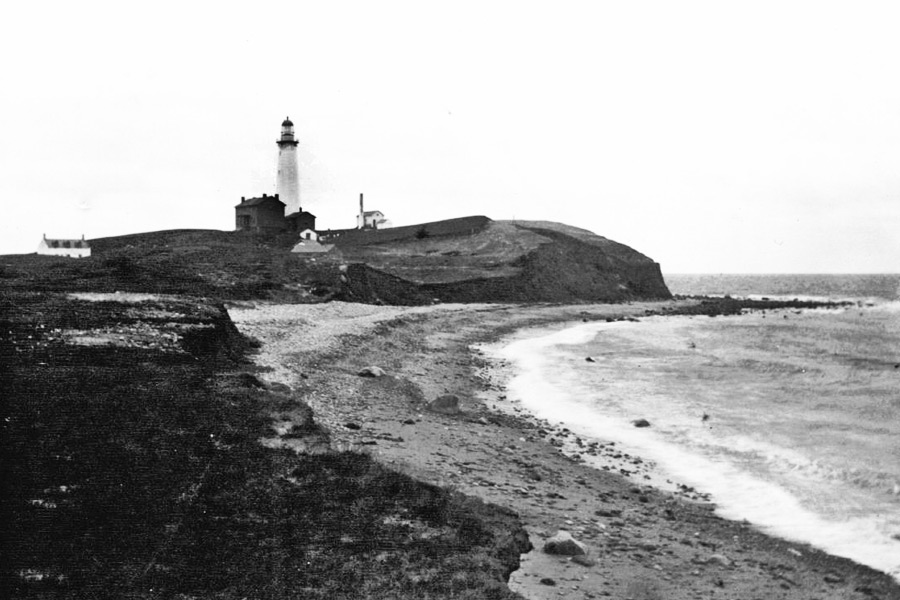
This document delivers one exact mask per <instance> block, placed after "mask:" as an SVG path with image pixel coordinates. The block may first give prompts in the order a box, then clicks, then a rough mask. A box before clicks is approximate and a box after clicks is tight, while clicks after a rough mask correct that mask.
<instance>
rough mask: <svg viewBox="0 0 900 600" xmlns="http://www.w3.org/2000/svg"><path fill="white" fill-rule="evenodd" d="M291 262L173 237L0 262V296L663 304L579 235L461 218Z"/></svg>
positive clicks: (652, 267) (268, 240)
mask: <svg viewBox="0 0 900 600" xmlns="http://www.w3.org/2000/svg"><path fill="white" fill-rule="evenodd" d="M330 236H331V238H332V239H331V240H330V241H331V242H333V243H334V245H335V246H334V248H333V249H332V250H331V251H330V252H327V253H316V254H303V255H298V254H292V253H291V252H290V249H291V248H292V246H293V245H294V244H295V243H296V242H297V238H296V236H294V235H291V234H282V235H276V236H266V235H254V234H249V233H245V232H224V231H207V230H175V231H161V232H153V233H144V234H135V235H128V236H119V237H113V238H102V239H97V240H91V247H92V251H93V255H92V256H91V257H90V258H87V259H78V260H75V259H66V258H55V257H47V256H37V255H20V256H3V257H0V290H4V289H6V290H32V291H33V290H40V291H103V292H113V291H125V292H152V293H170V294H192V295H196V296H206V297H214V298H219V299H224V300H247V299H270V300H278V301H288V302H321V301H324V300H328V299H334V298H338V299H345V300H354V301H358V302H378V303H387V304H424V303H429V302H432V301H434V300H435V299H437V300H440V301H458V302H546V301H553V302H590V301H593V302H597V301H614V302H617V301H623V300H632V299H650V298H653V299H657V298H669V297H670V294H669V290H668V289H667V288H666V285H665V283H664V281H663V279H662V275H661V273H660V269H659V265H658V264H657V263H655V262H654V261H653V260H651V259H650V258H648V257H646V256H644V255H643V254H640V253H639V252H637V251H635V250H633V249H631V248H629V247H627V246H624V245H622V244H619V243H617V242H613V241H611V240H607V239H606V238H603V237H600V236H597V235H595V234H593V233H591V232H589V231H586V230H583V229H578V228H575V227H571V226H567V225H562V224H559V223H549V222H513V221H491V220H490V219H488V218H487V217H464V218H460V219H450V220H446V221H438V222H434V223H423V224H420V225H415V226H409V227H397V228H391V229H384V230H379V231H355V230H349V231H342V232H332V233H331V234H330Z"/></svg>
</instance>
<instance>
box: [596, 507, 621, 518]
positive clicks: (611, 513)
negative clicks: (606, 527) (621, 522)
mask: <svg viewBox="0 0 900 600" xmlns="http://www.w3.org/2000/svg"><path fill="white" fill-rule="evenodd" d="M594 514H595V515H597V516H598V517H621V516H622V511H621V510H619V509H617V508H612V509H608V510H607V509H604V508H599V509H597V510H595V511H594Z"/></svg>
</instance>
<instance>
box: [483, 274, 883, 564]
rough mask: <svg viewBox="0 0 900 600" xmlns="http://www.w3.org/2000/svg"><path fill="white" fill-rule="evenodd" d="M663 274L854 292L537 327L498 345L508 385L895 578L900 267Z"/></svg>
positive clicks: (681, 290)
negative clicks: (820, 303) (825, 305)
mask: <svg viewBox="0 0 900 600" xmlns="http://www.w3.org/2000/svg"><path fill="white" fill-rule="evenodd" d="M666 281H667V283H668V284H669V288H670V290H672V292H673V293H675V294H703V295H726V294H727V295H731V296H735V297H739V296H741V297H757V298H761V297H769V298H799V299H807V298H820V299H838V300H848V301H851V302H852V304H851V305H849V306H847V307H843V308H839V309H814V310H777V311H764V312H752V313H746V314H743V315H739V316H731V317H715V318H712V317H706V316H693V317H687V316H685V317H647V318H643V319H641V320H640V321H639V322H627V321H622V322H615V323H586V324H585V323H582V324H578V325H573V326H572V327H570V328H566V329H563V330H555V331H549V330H546V329H543V330H534V331H532V332H528V334H527V335H522V334H520V335H518V336H516V337H515V338H512V339H511V340H507V341H506V342H504V343H502V344H500V345H497V346H494V347H493V349H490V350H489V351H490V352H492V353H494V354H495V355H496V356H497V357H499V358H501V359H502V360H504V361H506V362H507V363H509V364H510V365H511V367H512V369H513V371H512V373H513V374H512V377H511V379H510V381H509V382H508V385H507V395H508V397H509V398H510V400H512V401H513V402H516V403H519V404H520V405H521V406H522V407H524V408H525V409H526V410H528V411H530V412H531V413H533V414H534V415H535V416H537V417H539V418H542V419H546V420H548V421H550V422H552V423H558V424H562V425H563V426H565V427H568V428H569V429H570V430H571V431H573V432H574V433H576V434H578V435H579V436H581V437H582V438H584V439H586V440H597V441H601V442H603V441H615V442H616V443H617V444H618V446H619V448H621V449H622V450H624V451H627V452H629V453H632V454H636V455H638V456H640V457H642V458H643V459H644V460H646V461H649V462H650V463H652V464H653V465H654V466H653V468H654V470H655V471H658V474H659V476H660V480H670V481H672V482H674V483H676V484H684V485H688V486H692V487H694V488H696V489H697V490H699V491H701V492H704V493H707V494H710V495H711V500H712V501H713V502H715V503H716V505H717V507H718V508H717V510H718V512H719V514H721V515H722V516H723V517H726V518H731V519H746V520H747V521H749V522H750V523H752V524H754V525H755V526H756V527H758V528H760V529H762V530H764V531H766V532H767V533H770V534H773V535H776V536H779V537H783V538H786V539H789V540H795V541H798V542H805V543H809V544H811V545H813V546H816V547H818V548H821V549H823V550H825V551H827V552H829V553H831V554H835V555H838V556H844V557H847V558H850V559H852V560H855V561H857V562H859V563H862V564H866V565H869V566H871V567H873V568H876V569H879V570H881V571H884V572H887V573H890V574H891V575H893V576H894V577H896V578H898V579H900V294H898V291H900V275H797V276H791V275H772V276H765V275H754V276H740V275H714V276H708V275H702V276H701V275H684V276H667V277H666ZM586 357H591V358H592V359H593V362H590V361H587V360H586ZM636 419H646V420H647V421H649V422H650V424H651V425H650V427H646V428H636V427H634V426H633V425H632V421H634V420H636Z"/></svg>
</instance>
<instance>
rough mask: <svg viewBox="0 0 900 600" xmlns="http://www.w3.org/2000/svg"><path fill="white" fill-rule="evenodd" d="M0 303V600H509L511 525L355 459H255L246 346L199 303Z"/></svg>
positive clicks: (258, 423)
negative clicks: (0, 545) (0, 528)
mask: <svg viewBox="0 0 900 600" xmlns="http://www.w3.org/2000/svg"><path fill="white" fill-rule="evenodd" d="M82 298H84V299H79V298H72V297H67V296H64V295H61V294H46V293H24V294H3V295H2V296H0V309H2V310H0V362H2V365H3V371H2V381H0V384H2V389H3V394H2V406H0V410H2V419H0V428H2V429H0V431H2V437H0V452H2V456H3V461H2V463H0V464H2V473H0V475H2V478H0V481H2V494H0V502H2V514H3V529H4V531H3V548H2V551H3V555H2V558H3V560H2V561H0V589H2V590H3V597H5V598H50V597H52V598H73V599H74V598H197V599H201V598H210V599H211V598H216V599H231V598H234V599H237V598H273V599H276V598H278V599H280V598H323V599H324V598H327V599H335V598H361V597H365V598H397V599H404V598H407V599H413V598H415V599H419V598H471V599H475V598H513V597H516V596H514V595H513V594H511V593H510V592H509V590H508V589H507V588H506V586H505V585H504V580H505V578H506V576H507V575H508V574H509V573H510V572H511V571H512V570H513V569H515V568H516V565H517V562H518V557H519V554H520V553H521V552H524V551H526V550H527V549H528V547H529V546H528V541H527V536H526V534H525V532H524V530H523V529H522V528H521V526H520V525H519V523H518V520H517V519H516V517H515V515H513V514H511V513H510V512H509V511H506V510H504V509H500V508H498V507H494V506H490V505H486V504H483V503H481V502H479V501H476V500H472V499H468V498H465V497H463V496H461V495H459V494H456V493H452V492H450V491H447V490H445V489H441V488H438V487H435V486H431V485H427V484H423V483H420V482H417V481H415V480H413V479H411V478H409V477H407V476H405V475H401V474H399V473H396V472H393V471H390V470H388V469H386V468H385V467H382V466H381V465H379V464H377V463H376V462H375V461H373V460H372V459H371V458H370V457H368V456H367V455H363V454H358V453H352V452H332V451H325V452H321V453H317V454H312V455H305V456H298V455H295V454H294V453H293V452H290V451H286V450H273V449H268V448H265V447H263V446H262V445H261V444H260V443H259V439H260V438H262V437H270V436H272V435H273V431H272V429H271V423H272V421H271V417H272V415H277V416H278V419H279V421H281V422H283V421H284V420H285V419H286V418H290V419H292V420H293V421H294V422H295V424H294V426H293V427H292V429H291V430H290V432H289V433H287V434H286V435H291V436H297V437H308V438H314V439H321V438H322V436H323V435H325V434H324V433H323V432H321V431H320V430H319V428H318V427H317V425H316V424H315V422H314V421H313V420H312V417H311V413H310V411H309V409H308V407H306V406H305V404H304V403H303V402H302V398H299V397H296V396H295V395H293V394H292V393H290V392H289V391H288V390H286V389H273V388H269V387H267V386H265V385H264V384H262V383H261V382H260V380H259V379H257V378H256V377H255V376H254V375H252V373H250V372H248V371H247V369H248V368H249V365H248V363H245V362H244V358H243V356H244V352H245V351H246V350H247V348H248V347H249V346H250V342H249V341H248V340H246V339H245V338H243V337H242V336H240V335H239V334H238V333H237V331H236V330H235V329H234V327H233V325H232V323H231V321H230V320H229V318H228V315H227V313H226V312H225V311H224V309H223V308H222V307H221V306H218V305H216V304H212V303H209V302H206V301H202V300H200V299H197V298H180V299H179V298H174V297H161V298H146V297H138V298H134V297H122V298H121V300H122V301H121V302H119V301H116V302H113V301H109V300H108V298H107V299H104V298H102V297H101V298H97V297H96V296H91V295H86V296H83V297H82Z"/></svg>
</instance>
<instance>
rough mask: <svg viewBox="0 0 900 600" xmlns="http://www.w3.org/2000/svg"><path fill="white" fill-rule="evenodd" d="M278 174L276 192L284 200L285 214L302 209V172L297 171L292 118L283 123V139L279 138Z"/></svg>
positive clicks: (295, 142)
mask: <svg viewBox="0 0 900 600" xmlns="http://www.w3.org/2000/svg"><path fill="white" fill-rule="evenodd" d="M277 143H278V174H277V176H276V179H275V193H276V194H278V198H279V200H281V201H282V202H284V204H285V207H284V214H285V215H289V214H291V213H295V212H299V211H300V174H299V173H298V171H297V140H295V139H294V124H293V123H291V119H290V118H285V120H284V122H282V123H281V139H280V140H278V142H277Z"/></svg>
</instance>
